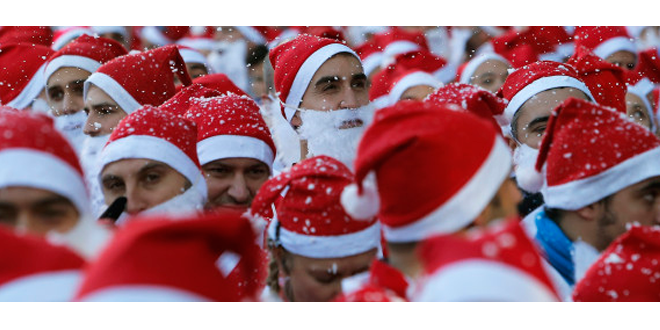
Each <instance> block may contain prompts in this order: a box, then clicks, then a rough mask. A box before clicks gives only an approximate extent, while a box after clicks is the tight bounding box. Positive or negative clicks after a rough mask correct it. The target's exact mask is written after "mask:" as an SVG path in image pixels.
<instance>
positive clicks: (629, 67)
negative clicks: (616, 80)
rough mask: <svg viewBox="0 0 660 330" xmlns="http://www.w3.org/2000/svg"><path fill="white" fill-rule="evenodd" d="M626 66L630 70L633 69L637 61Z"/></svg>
mask: <svg viewBox="0 0 660 330" xmlns="http://www.w3.org/2000/svg"><path fill="white" fill-rule="evenodd" d="M626 67H627V68H628V70H632V69H634V68H635V63H628V65H627V66H626Z"/></svg>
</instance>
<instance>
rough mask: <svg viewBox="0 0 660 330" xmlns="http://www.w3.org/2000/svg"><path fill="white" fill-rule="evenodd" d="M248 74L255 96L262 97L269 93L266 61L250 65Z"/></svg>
mask: <svg viewBox="0 0 660 330" xmlns="http://www.w3.org/2000/svg"><path fill="white" fill-rule="evenodd" d="M248 76H249V78H250V87H251V88H252V95H254V97H262V96H264V95H266V94H267V93H268V91H267V89H266V81H265V80H264V63H263V62H260V63H258V64H256V65H252V66H250V67H249V70H248Z"/></svg>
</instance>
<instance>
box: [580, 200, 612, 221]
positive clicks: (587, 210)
mask: <svg viewBox="0 0 660 330" xmlns="http://www.w3.org/2000/svg"><path fill="white" fill-rule="evenodd" d="M603 212H605V204H604V203H601V202H595V203H591V204H589V205H587V206H585V207H583V208H581V209H578V210H577V211H575V213H577V215H578V216H579V217H580V218H582V219H584V220H586V221H595V220H597V219H600V218H601V217H602V215H603Z"/></svg>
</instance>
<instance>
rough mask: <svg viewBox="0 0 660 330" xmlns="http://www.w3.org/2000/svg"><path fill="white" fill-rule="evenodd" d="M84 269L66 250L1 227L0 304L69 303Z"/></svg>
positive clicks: (72, 254)
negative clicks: (15, 302) (18, 302)
mask: <svg viewBox="0 0 660 330" xmlns="http://www.w3.org/2000/svg"><path fill="white" fill-rule="evenodd" d="M84 266H85V261H84V260H83V259H82V258H81V257H80V256H78V255H77V254H76V253H74V252H72V251H71V250H69V249H68V248H66V247H63V246H54V245H51V244H50V243H48V242H47V241H45V240H44V239H41V238H37V237H32V236H19V235H16V234H15V233H12V232H10V231H8V230H7V229H3V228H0V301H5V302H9V301H23V302H48V301H52V302H55V301H71V300H72V299H73V297H74V294H75V290H76V288H77V287H78V284H79V283H80V280H81V279H82V269H83V267H84Z"/></svg>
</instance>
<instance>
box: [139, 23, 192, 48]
mask: <svg viewBox="0 0 660 330" xmlns="http://www.w3.org/2000/svg"><path fill="white" fill-rule="evenodd" d="M189 31H190V27H189V26H145V27H143V28H142V29H141V30H140V36H141V37H142V38H144V39H146V40H147V41H149V42H150V43H152V44H154V45H158V46H159V47H162V46H166V45H169V44H172V43H174V42H176V41H177V40H179V39H181V38H183V37H185V36H186V35H188V32H189Z"/></svg>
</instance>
